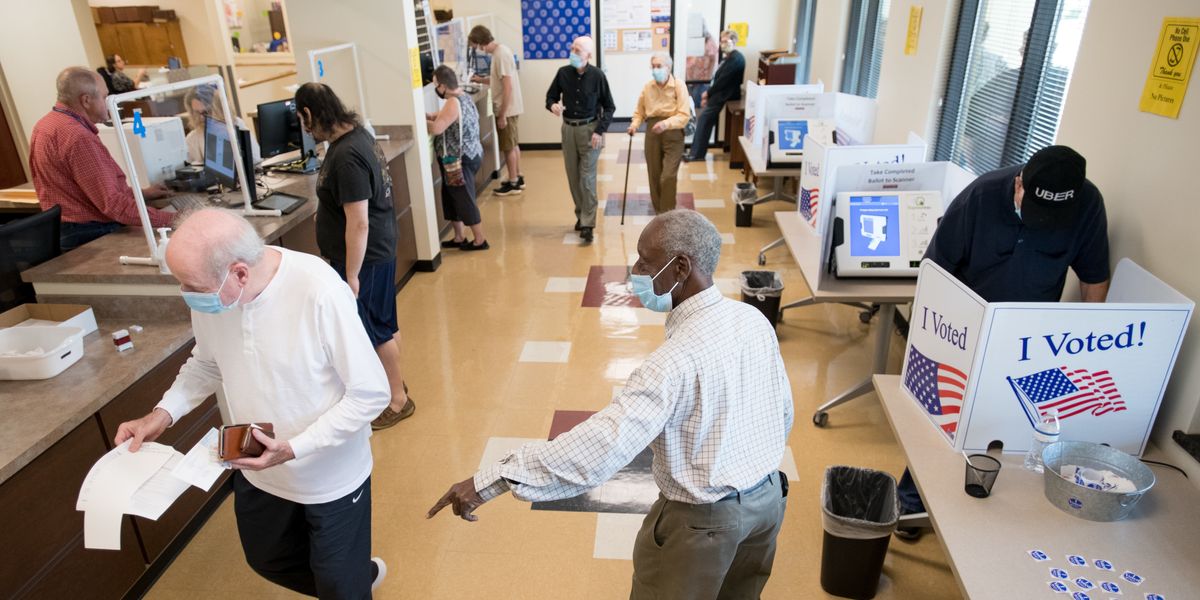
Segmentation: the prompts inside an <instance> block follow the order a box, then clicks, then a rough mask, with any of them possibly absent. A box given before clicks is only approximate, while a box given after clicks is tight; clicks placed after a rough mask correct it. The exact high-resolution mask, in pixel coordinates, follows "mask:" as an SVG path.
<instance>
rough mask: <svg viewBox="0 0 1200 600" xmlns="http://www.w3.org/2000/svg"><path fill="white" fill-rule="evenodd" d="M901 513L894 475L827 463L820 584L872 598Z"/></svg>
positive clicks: (840, 592) (838, 593)
mask: <svg viewBox="0 0 1200 600" xmlns="http://www.w3.org/2000/svg"><path fill="white" fill-rule="evenodd" d="M899 518H900V506H899V504H898V502H897V497H896V479H895V478H894V477H892V476H891V475H890V474H888V473H884V472H882V471H876V470H874V469H864V468H860V467H847V466H832V467H828V468H826V469H825V482H824V484H823V485H822V486H821V522H822V525H823V526H824V529H825V541H824V544H823V545H822V548H821V589H823V590H825V591H826V592H828V593H830V594H833V595H835V596H842V597H844V598H856V599H863V600H866V599H869V598H874V597H875V591H876V590H877V589H878V587H879V576H880V574H881V573H883V559H884V558H885V557H886V556H887V548H888V542H889V541H890V540H891V538H892V532H893V531H894V530H895V529H896V521H897V520H898V519H899Z"/></svg>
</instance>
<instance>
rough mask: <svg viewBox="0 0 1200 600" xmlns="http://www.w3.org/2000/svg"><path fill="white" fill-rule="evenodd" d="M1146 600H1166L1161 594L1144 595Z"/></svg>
mask: <svg viewBox="0 0 1200 600" xmlns="http://www.w3.org/2000/svg"><path fill="white" fill-rule="evenodd" d="M1146 600H1167V599H1166V598H1165V597H1163V595H1162V594H1146Z"/></svg>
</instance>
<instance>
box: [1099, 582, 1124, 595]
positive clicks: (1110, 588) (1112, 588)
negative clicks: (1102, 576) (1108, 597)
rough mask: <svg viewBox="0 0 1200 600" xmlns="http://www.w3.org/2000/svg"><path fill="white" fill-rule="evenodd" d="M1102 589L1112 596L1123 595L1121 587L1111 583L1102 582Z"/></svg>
mask: <svg viewBox="0 0 1200 600" xmlns="http://www.w3.org/2000/svg"><path fill="white" fill-rule="evenodd" d="M1100 589H1102V590H1104V591H1106V592H1108V593H1110V594H1120V593H1121V586H1119V585H1117V584H1115V583H1113V582H1111V581H1101V582H1100Z"/></svg>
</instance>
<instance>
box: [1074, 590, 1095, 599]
mask: <svg viewBox="0 0 1200 600" xmlns="http://www.w3.org/2000/svg"><path fill="white" fill-rule="evenodd" d="M1071 600H1092V597H1091V596H1089V595H1087V594H1085V593H1083V592H1075V593H1074V594H1071Z"/></svg>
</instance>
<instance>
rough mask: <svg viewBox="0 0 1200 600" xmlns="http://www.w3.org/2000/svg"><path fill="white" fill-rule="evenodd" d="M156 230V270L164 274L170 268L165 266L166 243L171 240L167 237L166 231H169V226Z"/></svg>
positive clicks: (167, 273)
mask: <svg viewBox="0 0 1200 600" xmlns="http://www.w3.org/2000/svg"><path fill="white" fill-rule="evenodd" d="M157 231H158V248H157V249H156V250H155V252H154V253H155V254H156V255H157V256H156V257H155V258H157V259H158V272H159V273H162V274H164V275H169V274H170V273H171V269H170V268H169V267H167V243H168V242H170V241H171V240H170V239H169V238H168V237H167V232H168V231H171V228H170V227H159V228H158V229H157Z"/></svg>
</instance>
